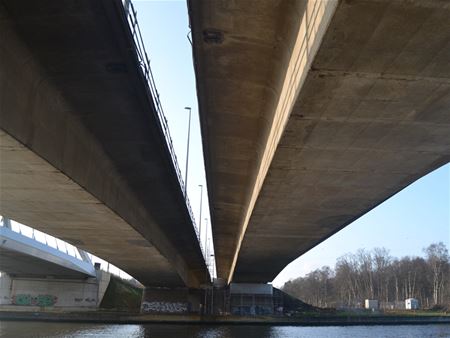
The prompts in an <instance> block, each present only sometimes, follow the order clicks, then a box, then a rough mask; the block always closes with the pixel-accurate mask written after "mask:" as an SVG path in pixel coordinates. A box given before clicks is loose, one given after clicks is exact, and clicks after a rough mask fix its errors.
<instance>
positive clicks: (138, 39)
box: [122, 0, 207, 261]
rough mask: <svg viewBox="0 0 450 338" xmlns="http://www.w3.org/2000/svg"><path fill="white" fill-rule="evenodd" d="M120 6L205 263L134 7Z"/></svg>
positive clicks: (127, 3)
mask: <svg viewBox="0 0 450 338" xmlns="http://www.w3.org/2000/svg"><path fill="white" fill-rule="evenodd" d="M122 4H123V6H124V9H125V13H126V15H127V20H128V24H129V27H130V29H131V33H132V35H133V40H134V46H135V50H136V53H137V55H138V60H139V65H140V68H141V70H142V72H143V75H144V77H145V80H146V82H147V84H148V90H149V92H150V95H151V97H152V98H153V102H154V103H155V108H156V112H157V115H158V119H159V122H160V124H161V129H162V131H163V133H164V137H165V139H166V143H167V146H168V148H169V152H170V156H171V158H172V163H173V166H174V168H175V171H176V174H177V177H178V182H179V184H180V189H181V191H182V192H183V195H184V200H185V202H186V207H187V209H188V212H189V215H190V217H191V221H192V225H193V227H194V231H195V234H196V236H197V240H198V243H199V245H200V249H201V251H202V253H203V256H204V258H205V261H206V259H207V257H206V252H205V250H203V247H202V244H201V241H200V234H199V232H198V227H197V224H196V222H195V217H194V213H193V211H192V208H191V204H190V202H189V197H188V195H187V191H185V189H183V187H184V180H183V176H182V175H181V170H180V167H179V165H178V159H177V155H176V153H175V149H174V147H173V142H172V137H171V136H170V131H169V125H168V123H167V118H166V116H165V115H164V110H163V107H162V105H161V101H160V99H159V93H158V90H157V89H156V85H155V79H154V77H153V73H152V70H151V68H150V60H149V58H148V55H147V52H146V50H145V46H144V41H143V38H142V34H141V30H140V28H139V24H138V21H137V12H136V10H135V9H134V6H133V3H132V2H131V0H122Z"/></svg>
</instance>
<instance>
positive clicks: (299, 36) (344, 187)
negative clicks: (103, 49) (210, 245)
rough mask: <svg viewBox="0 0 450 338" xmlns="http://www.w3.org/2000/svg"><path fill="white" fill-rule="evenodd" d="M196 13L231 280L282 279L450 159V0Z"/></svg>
mask: <svg viewBox="0 0 450 338" xmlns="http://www.w3.org/2000/svg"><path fill="white" fill-rule="evenodd" d="M189 9H190V19H191V24H192V29H193V41H194V58H195V66H196V76H197V87H198V93H199V105H200V115H201V125H202V135H203V143H204V155H205V160H206V172H207V179H208V190H209V194H210V196H209V197H210V204H211V212H212V225H213V233H214V242H215V252H216V259H217V270H218V275H219V276H220V277H224V278H227V279H228V280H231V279H233V280H234V281H238V282H269V281H271V280H273V279H274V278H275V277H276V275H277V274H278V273H279V272H280V271H281V270H282V269H283V268H284V267H285V266H286V265H287V264H288V263H289V262H291V261H292V260H293V259H295V258H297V257H298V256H300V255H301V254H303V253H305V252H306V251H308V250H310V249H311V248H312V247H314V246H315V245H317V244H318V243H320V242H322V241H323V240H325V239H326V238H328V237H329V236H331V235H332V234H334V233H335V232H337V231H338V230H340V229H342V228H343V227H345V226H346V225H348V224H349V223H351V222H352V221H354V220H355V219H357V218H358V217H360V216H361V215H363V214H365V213H367V212H368V211H369V210H371V209H372V208H374V207H375V206H377V205H378V204H380V203H381V202H383V201H384V200H386V199H387V198H389V197H390V196H392V195H393V194H395V193H397V192H398V191H400V190H402V189H403V188H405V187H406V186H408V185H409V184H411V183H412V182H414V181H415V180H417V179H418V178H420V177H421V176H423V175H425V174H427V173H428V172H430V171H432V170H434V169H436V168H438V167H439V166H441V165H443V164H445V163H447V162H448V161H449V160H450V137H449V135H450V113H449V111H450V29H449V22H450V4H449V3H448V2H446V1H438V0H436V1H425V0H417V1H406V0H405V1H403V0H398V1H391V0H370V1H367V0H353V1H332V0H330V1H320V0H318V1H313V0H311V1H306V0H304V1H300V0H299V1H294V0H292V1H256V0H255V1H234V2H223V1H197V0H191V1H190V2H189Z"/></svg>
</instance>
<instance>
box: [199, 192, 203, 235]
mask: <svg viewBox="0 0 450 338" xmlns="http://www.w3.org/2000/svg"><path fill="white" fill-rule="evenodd" d="M198 186H199V187H200V217H199V222H198V241H199V243H201V242H202V201H203V185H201V184H199V185H198Z"/></svg>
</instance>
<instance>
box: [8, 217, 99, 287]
mask: <svg viewBox="0 0 450 338" xmlns="http://www.w3.org/2000/svg"><path fill="white" fill-rule="evenodd" d="M0 257H1V259H0V271H1V272H4V273H7V274H8V275H11V276H15V277H34V278H47V277H49V276H50V277H52V278H60V279H65V278H66V279H86V278H89V277H96V272H95V268H94V265H93V264H92V262H91V260H90V259H89V256H88V255H87V254H86V253H84V252H81V254H80V257H75V256H72V255H69V253H67V252H63V251H61V250H58V249H56V248H53V247H51V246H49V245H47V244H44V243H41V242H39V241H37V240H36V239H34V238H33V237H31V238H30V237H28V236H25V235H24V234H22V233H20V232H17V231H13V230H12V228H11V224H10V222H9V220H5V219H3V224H2V225H0ZM80 258H81V259H80Z"/></svg>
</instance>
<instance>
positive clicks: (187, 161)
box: [184, 107, 191, 199]
mask: <svg viewBox="0 0 450 338" xmlns="http://www.w3.org/2000/svg"><path fill="white" fill-rule="evenodd" d="M184 109H187V110H189V123H188V137H187V150H186V175H185V177H184V198H185V199H187V181H188V168H189V141H190V138H191V107H184Z"/></svg>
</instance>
